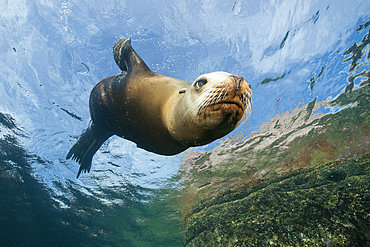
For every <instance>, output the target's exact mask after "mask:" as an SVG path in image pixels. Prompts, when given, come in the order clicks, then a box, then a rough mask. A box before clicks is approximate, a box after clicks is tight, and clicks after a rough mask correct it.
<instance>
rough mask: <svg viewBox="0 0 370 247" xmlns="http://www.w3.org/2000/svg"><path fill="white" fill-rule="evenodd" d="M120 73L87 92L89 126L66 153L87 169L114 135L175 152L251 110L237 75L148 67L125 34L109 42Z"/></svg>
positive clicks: (217, 133) (215, 134)
mask: <svg viewBox="0 0 370 247" xmlns="http://www.w3.org/2000/svg"><path fill="white" fill-rule="evenodd" d="M113 54H114V59H115V61H116V63H117V65H118V67H119V68H120V69H121V70H122V73H121V74H119V75H115V76H111V77H108V78H106V79H104V80H102V81H101V82H99V83H98V84H97V85H96V86H95V87H94V88H93V90H92V91H91V94H90V100H89V107H90V115H91V119H92V122H91V125H90V127H88V128H87V129H86V130H85V132H84V133H82V135H81V136H80V138H79V139H78V141H77V142H76V143H75V144H74V146H73V147H72V148H71V150H70V151H69V153H68V154H67V157H66V158H67V159H69V158H71V157H72V159H73V160H76V161H77V162H78V163H80V164H81V166H80V169H79V171H78V174H77V178H78V177H79V175H80V173H81V172H82V171H84V172H89V171H90V168H91V162H92V158H93V156H94V154H95V152H96V151H97V150H98V149H99V148H100V146H101V145H102V144H103V143H104V142H105V141H106V140H107V139H108V138H109V137H111V136H113V135H117V136H120V137H122V138H125V139H127V140H130V141H133V142H135V143H136V144H137V146H138V147H139V148H142V149H145V150H147V151H150V152H153V153H157V154H161V155H175V154H178V153H180V152H182V151H184V150H186V149H187V148H189V147H193V146H199V145H205V144H207V143H210V142H213V141H214V140H216V139H218V138H221V137H222V136H224V135H226V134H228V133H229V132H231V131H232V130H233V129H235V127H236V126H237V125H238V124H239V123H240V122H241V121H242V119H243V117H244V116H245V115H246V113H248V112H250V109H251V94H252V91H251V88H250V85H249V84H248V83H247V82H246V81H245V80H244V79H243V78H242V77H240V76H236V75H231V74H229V73H226V72H213V73H210V74H205V75H201V76H199V77H198V78H197V79H196V80H195V81H194V82H193V83H190V82H188V81H183V80H179V79H175V78H170V77H167V76H164V75H160V74H157V73H155V72H153V71H151V70H150V69H149V68H148V66H147V65H146V64H145V63H144V61H143V60H142V59H141V58H140V56H139V55H138V54H137V53H136V52H135V51H134V49H133V48H132V47H131V39H129V38H128V39H123V40H120V41H118V42H116V44H115V45H114V47H113Z"/></svg>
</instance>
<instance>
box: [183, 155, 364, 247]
mask: <svg viewBox="0 0 370 247" xmlns="http://www.w3.org/2000/svg"><path fill="white" fill-rule="evenodd" d="M369 168H370V154H367V155H364V156H362V157H359V158H353V159H348V160H342V161H336V162H330V163H327V164H324V165H319V166H315V167H312V168H308V169H304V170H301V171H299V172H293V173H291V174H289V175H288V176H286V177H285V178H284V179H277V180H275V181H271V182H270V184H269V185H268V186H265V187H261V188H259V189H258V190H256V191H252V192H251V193H249V194H248V195H247V196H245V197H243V198H241V199H236V200H233V201H230V202H225V203H221V204H218V205H214V206H211V207H207V208H204V209H203V210H202V211H200V212H198V213H195V214H193V215H192V216H191V217H190V218H189V219H188V222H187V224H186V237H185V246H189V247H190V246H267V245H278V246H292V245H294V246H317V245H320V246H322V245H325V246H326V245H331V246H353V243H357V244H368V243H370V235H369V231H368V229H369V227H370V221H369V218H370V194H369V192H370V191H369V190H370V189H369V188H370V169H369ZM363 246H365V245H363Z"/></svg>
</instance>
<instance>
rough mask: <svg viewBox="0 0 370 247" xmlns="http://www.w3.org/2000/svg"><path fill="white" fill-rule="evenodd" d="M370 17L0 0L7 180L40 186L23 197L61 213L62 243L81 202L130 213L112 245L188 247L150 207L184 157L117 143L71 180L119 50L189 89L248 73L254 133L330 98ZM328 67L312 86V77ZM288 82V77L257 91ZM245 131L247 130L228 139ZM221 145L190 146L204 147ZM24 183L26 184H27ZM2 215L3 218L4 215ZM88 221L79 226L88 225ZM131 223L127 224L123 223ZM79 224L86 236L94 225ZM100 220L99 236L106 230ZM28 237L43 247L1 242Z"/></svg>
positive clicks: (365, 10)
mask: <svg viewBox="0 0 370 247" xmlns="http://www.w3.org/2000/svg"><path fill="white" fill-rule="evenodd" d="M369 13H370V1H366V0H364V1H298V0H297V1H294V0H285V1H284V0H280V1H279V0H277V1H276V0H271V1H263V0H260V1H239V0H232V1H224V0H222V1H221V0H216V1H204V2H200V1H191V0H189V1H178V0H177V1H164V0H159V1H143V0H137V1H117V0H94V1H86V0H85V1H84V0H75V1H73V0H71V1H66V0H63V1H57V0H33V1H32V0H11V1H9V0H0V44H1V45H0V54H1V59H0V81H1V83H0V92H1V97H0V113H1V114H5V115H4V116H5V117H4V118H2V119H3V121H0V123H1V124H0V139H1V140H2V141H3V145H4V146H2V148H3V150H2V149H0V154H1V155H2V156H0V157H1V158H2V160H0V161H2V163H0V165H1V166H2V167H1V169H2V170H1V171H2V172H3V173H1V174H2V175H1V176H2V177H3V178H4V179H5V178H6V179H8V178H12V179H13V180H11V181H13V182H14V183H15V184H23V185H24V188H27V181H29V183H32V184H33V183H34V184H39V185H40V187H37V186H36V187H35V188H34V187H32V188H34V189H35V191H33V190H29V191H28V192H27V193H29V198H31V199H32V198H33V195H34V194H35V193H36V194H37V193H39V192H37V191H42V193H43V194H42V195H43V196H42V198H47V199H45V200H49V199H50V201H49V202H48V203H47V204H45V205H44V206H45V207H46V208H48V206H50V207H53V210H55V211H56V213H55V214H52V213H50V215H48V218H49V219H50V218H53V217H56V218H55V219H56V220H55V222H56V223H55V222H54V221H53V222H54V223H55V224H56V225H58V224H59V225H60V224H62V225H63V224H64V225H67V228H66V229H67V230H66V232H67V233H66V234H67V235H68V234H72V233H71V232H68V229H69V228H68V227H70V228H71V229H73V227H72V226H71V225H73V224H72V223H68V224H67V223H61V222H66V221H65V220H64V219H63V217H71V215H73V214H74V213H75V212H78V210H77V211H73V210H75V208H79V207H83V205H85V206H86V207H91V208H96V209H97V210H100V209H99V208H100V207H103V208H104V207H106V206H107V205H108V206H109V205H110V207H111V209H107V210H113V212H116V211H114V210H116V209H117V212H124V213H121V214H119V215H120V216H117V220H118V219H122V221H120V223H115V225H117V224H118V225H120V224H121V225H122V227H121V226H120V227H116V228H115V230H114V231H113V230H112V232H111V234H110V236H109V237H110V238H112V239H113V238H114V239H115V240H114V241H113V242H111V243H109V244H108V246H109V245H110V246H112V245H114V246H120V244H119V243H122V245H121V246H150V243H155V244H154V245H153V246H161V245H162V246H171V244H169V243H172V244H173V245H172V246H178V245H180V246H181V244H182V236H181V231H182V230H181V227H180V226H179V225H177V223H174V221H168V222H169V223H168V224H167V227H169V228H171V224H173V227H172V228H171V229H172V230H173V229H176V230H173V232H176V231H177V232H178V233H179V234H178V235H176V236H175V235H173V234H172V236H173V238H169V237H168V236H166V237H160V236H159V235H160V234H159V233H158V234H155V232H160V230H158V227H159V228H160V227H163V226H164V225H166V224H165V223H164V224H162V223H163V222H166V219H167V218H171V217H166V214H167V216H168V215H171V214H172V213H173V214H176V211H174V212H170V211H168V212H167V213H166V211H165V210H164V209H163V210H164V212H161V214H160V215H162V216H163V217H162V216H161V217H162V218H161V219H162V223H161V224H159V225H158V226H156V224H155V223H154V222H155V221H153V219H155V218H156V214H155V213H153V212H155V210H153V211H151V207H150V203H151V202H152V200H153V197H155V193H156V191H159V190H161V189H163V188H173V187H175V186H177V184H178V181H177V180H176V179H171V178H173V177H174V176H175V175H176V174H177V171H178V168H179V166H180V164H181V161H180V158H181V155H178V156H173V157H165V156H160V155H155V154H152V153H149V152H146V151H144V150H141V149H139V148H137V147H136V145H135V144H134V143H132V142H129V141H126V140H123V139H120V138H111V139H109V140H108V141H107V142H106V143H105V144H104V145H103V146H102V148H101V149H100V150H99V151H98V152H97V154H96V155H95V156H94V160H93V166H92V170H91V172H90V173H89V174H82V176H81V177H80V178H79V179H76V178H75V177H76V173H77V171H78V168H79V165H78V164H77V163H75V162H73V161H70V160H68V161H66V160H65V156H66V154H67V152H68V150H69V149H70V148H71V146H72V145H73V144H74V142H75V141H76V138H77V137H78V136H79V135H80V134H81V132H82V131H83V130H84V129H85V128H86V127H87V126H88V124H89V121H90V116H89V110H88V99H89V94H90V91H91V89H92V88H93V86H94V85H95V84H96V83H98V82H99V81H100V80H102V79H104V78H106V77H108V76H111V75H114V74H118V73H120V70H119V68H118V67H117V66H116V64H115V62H114V59H113V55H112V46H113V45H114V43H115V42H116V41H117V40H119V39H121V38H127V37H131V38H132V46H133V47H134V49H135V50H136V51H137V52H138V54H139V55H140V56H141V57H142V58H143V60H144V61H145V62H146V63H147V65H148V66H149V67H150V68H151V69H152V70H154V71H156V72H158V73H160V74H164V75H167V76H171V77H176V78H179V79H183V80H188V81H193V80H194V79H195V78H196V77H198V76H199V75H200V74H203V73H208V72H212V71H220V70H221V71H227V72H230V73H233V74H237V75H240V76H243V77H244V78H245V79H246V80H247V81H248V82H249V83H250V84H251V85H252V88H253V110H252V114H251V117H250V121H249V124H248V127H247V129H246V130H245V131H244V136H247V135H248V134H249V133H250V132H251V131H253V130H256V129H257V127H258V126H261V125H262V124H263V123H265V122H266V121H268V120H269V119H271V118H272V117H274V116H275V115H276V114H280V113H284V112H286V111H291V110H292V109H294V108H296V107H297V106H298V105H300V104H302V103H308V102H310V101H312V100H313V99H314V98H315V97H317V100H318V101H323V100H326V99H333V98H335V97H336V96H337V95H339V94H340V92H342V91H343V90H344V88H345V87H346V86H347V84H348V81H347V79H346V78H348V72H347V71H348V69H349V67H350V65H351V64H350V63H343V52H344V51H345V50H347V49H348V47H350V46H351V45H352V44H354V42H357V43H360V41H361V39H362V38H363V37H364V35H365V34H366V33H367V32H368V30H369V27H368V25H365V24H366V23H367V21H368V20H369V19H370V14H369ZM361 25H363V26H361ZM368 49H369V47H368V48H367V50H368ZM362 62H366V61H362ZM324 66H325V67H324ZM323 68H324V69H323ZM322 69H323V73H322V76H321V77H319V78H317V81H316V83H315V84H314V86H313V88H312V90H311V87H310V84H311V82H310V78H312V77H317V76H318V75H319V73H320V71H321V70H322ZM353 73H355V72H353ZM284 74H285V76H284V77H283V78H282V79H279V80H275V81H272V82H270V83H267V84H258V83H261V82H262V81H263V80H264V79H266V78H278V77H282V76H283V75H284ZM357 84H359V82H357ZM277 101H278V102H277ZM333 110H335V109H330V108H328V109H325V108H323V109H320V110H319V111H321V112H329V111H333ZM0 119H1V118H0ZM11 123H13V124H14V125H15V126H16V127H15V126H13V125H11ZM244 127H245V124H242V125H241V126H240V127H239V128H238V129H236V130H235V131H234V132H233V133H232V134H236V133H238V132H239V131H240V130H242V129H243V128H244ZM8 137H12V138H15V140H9V139H7V138H8ZM217 143H218V142H215V143H213V144H210V145H207V146H205V147H201V148H194V149H191V150H200V149H206V150H209V149H211V148H213V147H214V146H216V145H217ZM7 146H8V147H12V148H15V151H14V152H15V153H14V152H11V153H7V152H6V151H4V150H5V147H7ZM22 150H23V151H24V152H25V153H23V151H22ZM16 154H17V155H20V156H21V157H15V156H14V155H16ZM4 157H5V158H4ZM9 171H10V172H9ZM4 172H7V173H4ZM12 172H13V173H12ZM17 172H18V173H17ZM22 172H23V173H22ZM4 174H5V175H4ZM7 174H8V175H9V174H10V175H9V176H8V175H7ZM17 174H18V175H17ZM19 174H21V175H19ZM22 174H23V175H22ZM28 175H29V177H28V180H27V179H24V178H23V177H27V176H28ZM19 176H21V178H22V179H21V180H19V179H18V178H19ZM22 180H23V181H22ZM4 181H5V180H4ZM5 184H6V183H5V182H4V184H2V185H3V186H5ZM9 186H10V185H9ZM12 186H13V185H12ZM4 188H5V189H4ZM6 188H7V187H3V189H4V190H2V191H7V189H6ZM9 188H10V187H9ZM11 188H13V189H14V191H15V192H16V191H17V189H16V188H15V187H11ZM36 189H37V190H36ZM22 191H23V190H22ZM132 191H133V192H132ZM131 192H132V193H131ZM24 193H26V192H24ZM40 193H41V192H40ZM163 193H164V192H163ZM166 193H167V192H166ZM166 193H164V194H166ZM90 200H92V201H90ZM36 202H38V200H37V199H33V201H32V203H33V205H35V206H34V208H35V209H39V210H40V207H42V206H37V205H39V204H38V203H36ZM9 203H11V202H9ZM30 203H31V202H30ZM32 203H31V204H32ZM91 203H93V204H91ZM3 204H4V205H8V204H6V203H3ZM49 204H50V205H49ZM9 205H10V204H9ZM52 205H53V206H52ZM76 205H79V206H76ZM130 205H131V206H130ZM141 205H143V209H142V211H141V213H142V214H143V215H145V216H141V217H142V218H145V217H146V218H148V219H152V221H151V223H145V220H140V219H141V218H140V217H136V216H135V214H136V213H132V212H134V211H130V208H134V209H138V208H140V207H141ZM114 207H118V208H114ZM112 208H114V209H112ZM122 208H123V209H122ZM21 209H22V210H23V209H24V208H22V207H20V210H21ZM1 210H2V211H3V212H5V211H6V212H8V211H7V210H8V209H6V208H4V207H3V208H1ZM45 210H49V209H45ZM50 210H51V209H50ZM79 210H80V209H79ZM120 210H121V211H120ZM42 211H43V210H40V214H42V213H41V212H42ZM72 211H73V212H74V213H71V214H69V213H68V212H72ZM135 212H136V211H135ZM59 213H66V215H64V216H63V215H62V216H60V215H59ZM130 214H132V215H130ZM4 215H6V214H5V213H1V212H0V216H1V218H0V219H1V221H0V222H1V224H6V222H8V221H9V220H10V219H12V217H17V216H16V213H14V215H12V216H11V215H8V216H6V217H5V216H4ZM57 215H58V216H57ZM76 215H77V213H76ZM117 215H118V213H117ZM89 217H92V216H91V215H90V216H86V217H85V218H84V219H86V220H87V221H89V220H90V218H89ZM30 218H32V217H31V216H30ZM175 218H176V217H175ZM124 220H125V221H126V222H129V223H127V224H126V225H125V222H124ZM76 221H77V220H76ZM148 221H149V220H148ZM148 221H147V222H148ZM20 222H21V221H20ZM29 222H31V223H32V222H33V221H32V220H30V221H29ZM143 222H144V223H143ZM31 223H30V225H31V226H32V224H33V223H32V224H31ZM54 223H53V224H54ZM84 224H85V225H86V226H89V227H90V229H91V225H89V224H92V223H91V222H90V223H89V222H85V223H84ZM94 224H97V225H98V226H97V228H99V227H100V228H104V226H106V224H108V223H104V226H103V225H100V226H99V224H98V223H96V222H94ZM59 225H58V227H60V226H59ZM77 225H78V223H77V222H76V223H75V224H74V226H77ZM129 226H132V227H131V228H130V227H129ZM136 226H137V227H138V228H137V229H140V230H137V229H136V228H135V227H136ZM3 227H6V226H3V225H2V226H1V228H3ZM106 227H107V226H106ZM125 227H127V228H125ZM142 227H144V228H145V230H143V228H142ZM108 228H109V227H108ZM15 229H16V228H15ZM25 229H28V228H27V227H26V226H25ZM40 229H41V228H40ZM81 229H83V228H81ZM25 231H26V232H27V230H25ZM40 231H41V230H40ZM71 231H72V230H71ZM86 231H89V230H86ZM99 231H100V230H97V232H99ZM136 231H137V232H138V234H137V235H135V234H134V233H135V232H136ZM163 231H165V230H163ZM9 232H12V231H9ZM41 232H42V231H41ZM140 232H144V233H142V235H140ZM83 233H84V231H81V233H79V234H83ZM129 233H130V234H131V233H132V235H130V234H129ZM53 234H56V233H54V232H49V235H50V236H49V237H48V238H47V239H46V240H45V241H46V242H45V243H52V244H53V245H60V246H63V243H62V242H53V241H52V239H53ZM79 234H77V235H79ZM89 234H90V233H89ZM94 234H95V233H94ZM151 234H152V235H151ZM41 235H42V234H41ZM90 235H91V234H90ZM96 235H97V236H93V235H91V236H92V237H91V236H90V237H91V238H92V239H94V238H97V239H105V238H108V237H107V236H106V235H104V234H103V233H101V232H100V234H98V233H97V234H96ZM113 235H114V237H113ZM117 235H120V236H119V237H117ZM144 235H145V237H143V236H144ZM33 236H35V239H37V241H36V240H35V243H34V245H35V246H37V245H38V244H40V243H43V240H42V238H41V240H40V238H38V237H36V236H38V235H32V234H29V236H28V237H27V238H26V237H25V236H24V241H23V240H22V237H17V241H18V242H12V241H10V240H9V239H13V240H14V236H11V235H2V236H1V238H0V241H1V242H0V245H4V246H6V244H4V243H8V244H9V246H12V245H13V244H12V243H14V244H15V243H17V244H18V245H19V246H22V245H24V246H26V243H30V242H29V241H30V239H32V238H33ZM104 236H105V237H104ZM135 236H136V237H135ZM137 236H139V237H137ZM139 238H140V240H139ZM56 239H58V241H59V238H56ZM60 239H62V238H60ZM89 239H90V238H89ZM14 241H15V240H14ZM79 241H82V239H77V240H76V241H74V242H73V241H71V242H73V243H75V244H76V246H79V245H80V244H81V243H80V242H79ZM125 241H127V242H125ZM91 243H96V245H97V246H103V245H104V243H99V245H98V244H97V242H94V241H93V242H91ZM124 243H125V244H124ZM30 245H31V246H32V245H33V244H32V243H31V244H30ZM14 246H16V245H14Z"/></svg>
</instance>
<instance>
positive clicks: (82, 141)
mask: <svg viewBox="0 0 370 247" xmlns="http://www.w3.org/2000/svg"><path fill="white" fill-rule="evenodd" d="M111 136H112V134H111V133H109V132H107V131H104V130H100V129H99V128H97V127H96V126H95V125H94V123H92V124H91V126H90V127H89V128H87V129H86V130H85V132H84V133H82V135H81V136H80V138H79V139H78V141H77V142H76V143H75V145H73V147H72V148H71V150H70V151H69V152H68V154H67V157H66V159H67V160H68V159H69V158H71V157H72V160H75V161H77V162H78V163H80V164H81V166H80V169H79V170H78V173H77V178H78V177H79V176H80V173H81V172H82V171H83V172H90V168H91V161H92V158H93V156H94V154H95V153H96V151H98V149H99V148H100V146H101V145H103V143H104V142H105V141H106V140H107V139H108V138H109V137H111Z"/></svg>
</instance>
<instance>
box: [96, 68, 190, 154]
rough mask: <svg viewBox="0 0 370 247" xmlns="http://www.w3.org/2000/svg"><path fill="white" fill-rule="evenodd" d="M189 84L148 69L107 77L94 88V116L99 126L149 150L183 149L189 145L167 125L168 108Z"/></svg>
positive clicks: (167, 150) (162, 151)
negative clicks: (182, 141)
mask: <svg viewBox="0 0 370 247" xmlns="http://www.w3.org/2000/svg"><path fill="white" fill-rule="evenodd" d="M189 84H191V83H190V82H187V81H182V80H179V79H175V78H170V77H167V76H163V75H160V74H157V73H154V72H152V71H145V70H144V71H143V70H135V72H134V73H131V74H129V75H127V76H125V75H123V76H122V75H117V76H112V77H109V78H106V79H104V80H103V81H101V82H100V83H99V84H97V85H96V86H95V88H94V89H93V90H92V92H91V96H90V113H91V118H92V120H93V122H94V123H99V127H101V128H104V129H106V130H109V131H110V132H111V133H113V134H115V135H118V136H120V137H122V138H125V139H127V140H130V141H133V142H135V143H136V144H137V146H138V147H140V148H143V149H145V150H148V151H151V152H154V153H157V154H162V155H174V154H177V153H180V152H182V151H184V150H185V149H187V148H188V146H184V145H183V144H181V143H180V142H178V141H176V140H175V139H173V138H172V136H171V134H170V132H169V130H168V129H167V126H166V122H167V119H168V118H169V117H170V116H169V112H168V110H167V109H169V108H170V107H171V105H174V102H177V101H178V100H179V98H180V97H181V96H182V95H179V91H180V90H181V89H182V88H184V87H188V86H189Z"/></svg>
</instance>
